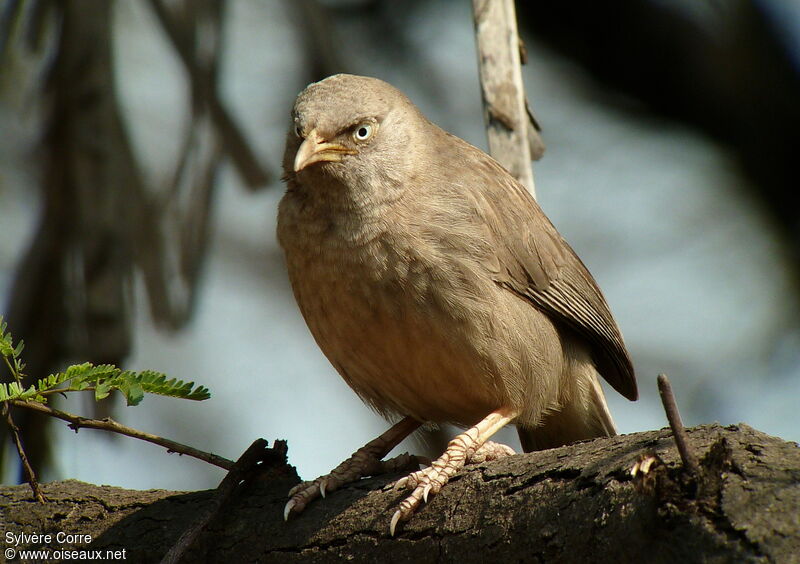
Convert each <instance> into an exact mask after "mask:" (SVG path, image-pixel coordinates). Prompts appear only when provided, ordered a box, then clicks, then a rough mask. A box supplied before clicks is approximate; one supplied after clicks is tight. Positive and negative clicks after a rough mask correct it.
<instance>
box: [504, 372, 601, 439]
mask: <svg viewBox="0 0 800 564" xmlns="http://www.w3.org/2000/svg"><path fill="white" fill-rule="evenodd" d="M517 432H518V433H519V440H520V442H521V443H522V449H523V450H524V451H525V452H531V451H534V450H545V449H548V448H556V447H559V446H563V445H567V444H570V443H574V442H576V441H582V440H586V439H593V438H596V437H613V436H614V435H616V434H617V428H616V426H615V425H614V421H613V420H612V419H611V413H609V411H608V406H607V405H606V398H605V395H604V394H603V389H602V388H601V387H600V382H599V380H598V378H597V372H596V371H594V370H592V373H591V374H587V375H586V376H585V377H583V378H581V381H580V382H578V385H577V386H576V387H575V395H574V396H573V397H572V398H571V399H570V401H569V402H567V403H566V404H565V405H564V406H563V407H562V408H561V409H560V410H559V411H556V412H553V413H550V414H548V415H546V416H545V417H544V418H543V419H542V421H541V423H540V424H539V425H537V426H536V427H524V426H520V425H517Z"/></svg>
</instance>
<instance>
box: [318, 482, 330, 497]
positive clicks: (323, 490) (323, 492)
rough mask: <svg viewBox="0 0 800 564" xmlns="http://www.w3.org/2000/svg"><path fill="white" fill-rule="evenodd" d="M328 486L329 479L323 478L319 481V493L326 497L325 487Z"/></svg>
mask: <svg viewBox="0 0 800 564" xmlns="http://www.w3.org/2000/svg"><path fill="white" fill-rule="evenodd" d="M327 487H328V480H322V481H321V482H320V483H319V495H321V496H322V497H323V498H325V489H326V488H327Z"/></svg>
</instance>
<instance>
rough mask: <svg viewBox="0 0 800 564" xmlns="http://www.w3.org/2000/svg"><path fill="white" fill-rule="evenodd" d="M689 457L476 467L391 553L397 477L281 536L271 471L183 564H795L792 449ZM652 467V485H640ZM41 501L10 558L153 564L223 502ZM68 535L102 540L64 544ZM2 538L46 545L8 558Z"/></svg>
mask: <svg viewBox="0 0 800 564" xmlns="http://www.w3.org/2000/svg"><path fill="white" fill-rule="evenodd" d="M689 446H690V448H691V449H692V451H693V452H694V453H695V454H696V455H697V457H698V458H699V459H700V461H701V462H700V466H701V468H700V472H699V474H698V475H697V476H694V477H692V476H689V475H687V474H686V473H685V472H684V470H683V468H682V467H681V465H680V459H679V458H678V455H677V451H676V449H675V445H674V443H673V440H672V436H671V433H670V432H669V430H666V429H665V430H660V431H648V432H644V433H636V434H633V435H626V436H619V437H613V438H602V439H596V440H594V441H590V442H584V443H579V444H575V445H570V446H566V447H561V448H557V449H553V450H547V451H542V452H535V453H530V454H525V455H520V456H514V457H510V458H507V459H504V460H499V461H495V462H491V463H485V464H480V465H475V466H470V467H468V468H467V469H465V470H464V471H462V472H461V473H459V474H458V475H457V476H456V477H455V478H454V479H453V480H452V481H451V483H450V484H448V485H447V486H446V487H445V488H444V489H443V490H442V492H441V493H440V494H439V495H437V496H435V497H434V498H433V499H431V500H430V503H428V504H427V506H424V507H423V508H422V509H421V510H420V511H419V512H418V514H416V515H414V517H413V518H412V519H411V521H409V522H408V523H405V524H401V527H400V528H399V530H398V534H397V537H396V538H391V537H390V536H389V534H388V527H389V519H390V517H391V515H392V513H393V511H394V509H395V505H396V504H397V503H398V502H399V501H400V500H401V499H402V498H403V497H404V496H405V495H407V494H405V493H402V492H396V491H393V490H392V489H390V488H388V487H387V484H389V483H390V481H391V479H392V477H379V478H371V479H367V480H362V481H361V482H358V483H357V484H353V485H350V486H349V487H345V488H343V489H341V490H339V491H336V492H331V493H329V495H328V496H327V498H326V499H323V500H318V501H316V502H314V503H312V504H311V505H310V506H309V507H308V508H307V509H306V510H305V512H304V513H302V514H301V515H299V516H296V517H292V518H291V519H290V520H289V522H288V523H284V522H283V518H282V511H283V505H284V504H285V503H286V500H287V497H286V493H287V491H288V489H289V488H290V486H292V485H293V484H295V483H296V482H297V481H298V478H297V475H296V473H295V471H294V469H293V468H292V467H291V466H288V465H286V464H276V465H273V466H271V467H269V468H267V469H266V471H265V472H264V473H263V474H261V475H260V478H258V479H257V480H256V481H255V482H254V483H250V484H248V485H245V486H243V487H242V489H241V491H239V492H237V494H236V495H235V497H233V498H232V500H231V501H230V502H228V503H227V504H226V505H225V506H223V508H222V510H221V511H220V513H219V514H218V515H217V516H216V517H215V518H214V520H212V522H211V523H210V525H209V526H208V527H207V528H206V529H205V530H204V531H203V532H202V533H201V534H200V536H199V537H198V539H197V540H196V541H195V542H194V543H193V544H192V546H191V547H190V548H189V550H188V551H187V553H186V554H185V556H184V558H183V560H182V561H184V562H205V561H208V562H280V563H285V562H304V563H305V562H338V561H340V560H342V559H345V560H349V561H352V562H459V563H469V562H481V563H483V562H548V563H552V562H607V561H616V562H636V561H640V562H781V563H783V562H800V448H798V446H797V444H795V443H789V442H786V441H783V440H781V439H778V438H775V437H770V436H768V435H765V434H764V433H761V432H759V431H756V430H754V429H752V428H750V427H748V426H746V425H739V426H731V427H721V426H720V425H703V426H700V427H696V428H694V429H690V430H689ZM648 456H652V457H655V460H656V461H655V462H654V463H653V464H652V466H651V467H650V469H649V472H647V473H642V472H639V473H638V474H637V476H636V477H633V476H632V475H631V472H630V469H631V468H632V467H633V466H634V464H635V463H636V462H637V461H638V460H641V459H643V458H645V457H648ZM395 478H396V477H395ZM44 490H45V493H46V495H47V496H48V498H49V501H48V503H46V504H44V505H41V504H37V503H36V502H34V501H32V500H31V496H30V490H29V489H28V487H27V486H13V487H5V488H2V489H0V507H3V510H2V513H0V530H2V531H3V535H4V538H3V541H4V543H5V545H4V547H3V548H5V549H6V550H7V549H8V548H9V547H11V548H14V549H15V550H18V549H19V548H21V547H22V546H23V545H29V546H43V547H49V548H51V549H54V550H55V549H62V550H63V549H68V548H72V549H75V550H102V551H105V550H123V549H124V550H125V557H126V560H127V561H129V562H157V561H159V560H160V558H161V557H162V556H163V555H164V554H165V553H166V551H167V550H168V549H169V548H170V547H171V546H172V545H173V544H174V543H175V541H176V539H177V538H178V537H179V536H180V535H181V533H182V532H183V531H184V530H186V529H187V528H188V527H189V526H190V525H191V524H192V522H193V521H194V520H195V519H196V518H197V517H198V515H200V514H202V512H203V511H204V510H205V509H207V508H208V507H210V506H211V505H212V504H213V501H212V498H213V496H214V491H202V492H194V493H179V492H168V491H158V490H154V491H128V490H122V489H119V488H113V487H108V486H94V485H89V484H84V483H80V482H76V481H66V482H55V483H51V484H47V485H45V486H44ZM59 531H61V532H64V533H68V534H89V535H91V536H92V539H93V540H92V541H91V542H80V541H77V542H73V543H72V544H69V543H68V542H58V541H56V540H55V538H56V537H55V535H56V533H57V532H59ZM9 532H11V533H14V534H15V535H19V534H20V533H27V534H31V533H40V534H44V533H48V532H49V533H51V534H52V535H53V540H52V541H51V542H49V543H48V542H44V543H41V542H39V543H38V544H37V543H36V542H30V540H27V542H21V543H20V544H19V545H18V546H14V542H13V540H12V541H11V542H9V541H10V539H9V537H8V533H9ZM83 540H84V541H86V539H83ZM18 557H19V555H18V556H17V558H18ZM6 558H7V559H8V560H9V561H11V560H13V561H15V562H16V561H17V558H9V554H6ZM0 562H2V559H0Z"/></svg>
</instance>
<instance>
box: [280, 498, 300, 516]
mask: <svg viewBox="0 0 800 564" xmlns="http://www.w3.org/2000/svg"><path fill="white" fill-rule="evenodd" d="M295 505H297V502H296V501H295V500H293V499H290V500H289V502H288V503H287V504H286V507H284V508H283V520H284V521H288V520H289V515H290V514H291V513H292V509H294V506H295Z"/></svg>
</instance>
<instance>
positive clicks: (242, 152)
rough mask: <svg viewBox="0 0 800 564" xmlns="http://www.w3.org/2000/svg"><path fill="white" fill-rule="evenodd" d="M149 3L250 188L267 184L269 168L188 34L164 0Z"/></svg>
mask: <svg viewBox="0 0 800 564" xmlns="http://www.w3.org/2000/svg"><path fill="white" fill-rule="evenodd" d="M150 7H151V8H152V9H153V12H154V13H155V15H156V18H157V19H158V21H159V23H160V24H161V27H162V28H163V29H164V32H165V33H166V35H167V37H168V38H169V40H170V42H171V43H172V46H173V47H174V48H175V52H176V53H177V54H178V57H179V58H180V60H181V62H182V63H183V66H184V67H185V68H186V72H187V74H188V75H189V80H190V82H191V83H192V89H193V91H194V92H195V93H196V94H197V95H198V96H199V97H200V98H201V99H202V100H203V101H204V102H205V104H206V107H207V108H208V109H209V113H210V115H211V119H212V121H213V122H214V126H215V128H216V130H217V132H218V133H219V135H220V136H221V137H222V139H223V148H224V149H225V151H226V152H227V153H228V155H229V156H230V157H231V159H232V160H233V163H234V165H235V166H236V170H238V171H239V174H241V176H242V179H244V181H245V183H246V184H247V186H248V187H249V188H256V187H258V186H262V185H264V184H267V183H268V182H269V181H270V174H269V172H267V171H266V170H265V168H264V166H263V165H262V164H261V163H260V162H259V161H258V159H257V158H256V156H255V154H254V153H253V150H252V149H251V148H250V145H249V144H248V142H247V141H246V140H245V137H244V134H243V133H242V132H241V131H240V130H239V127H238V126H237V125H236V123H235V122H234V120H233V118H231V116H230V114H229V113H228V111H227V109H226V108H225V106H223V104H222V102H221V101H220V99H219V96H218V95H217V92H216V91H215V89H214V87H213V83H212V80H211V77H210V73H209V72H208V69H207V68H205V67H204V66H202V65H200V64H198V62H197V61H196V60H195V58H194V56H193V55H192V51H191V48H190V46H189V44H188V42H187V40H186V34H185V33H183V30H182V29H181V28H180V27H179V26H178V25H177V24H176V23H175V21H174V20H173V18H172V17H171V16H170V14H169V12H168V11H167V8H166V6H165V5H164V3H163V2H162V1H161V0H150Z"/></svg>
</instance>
